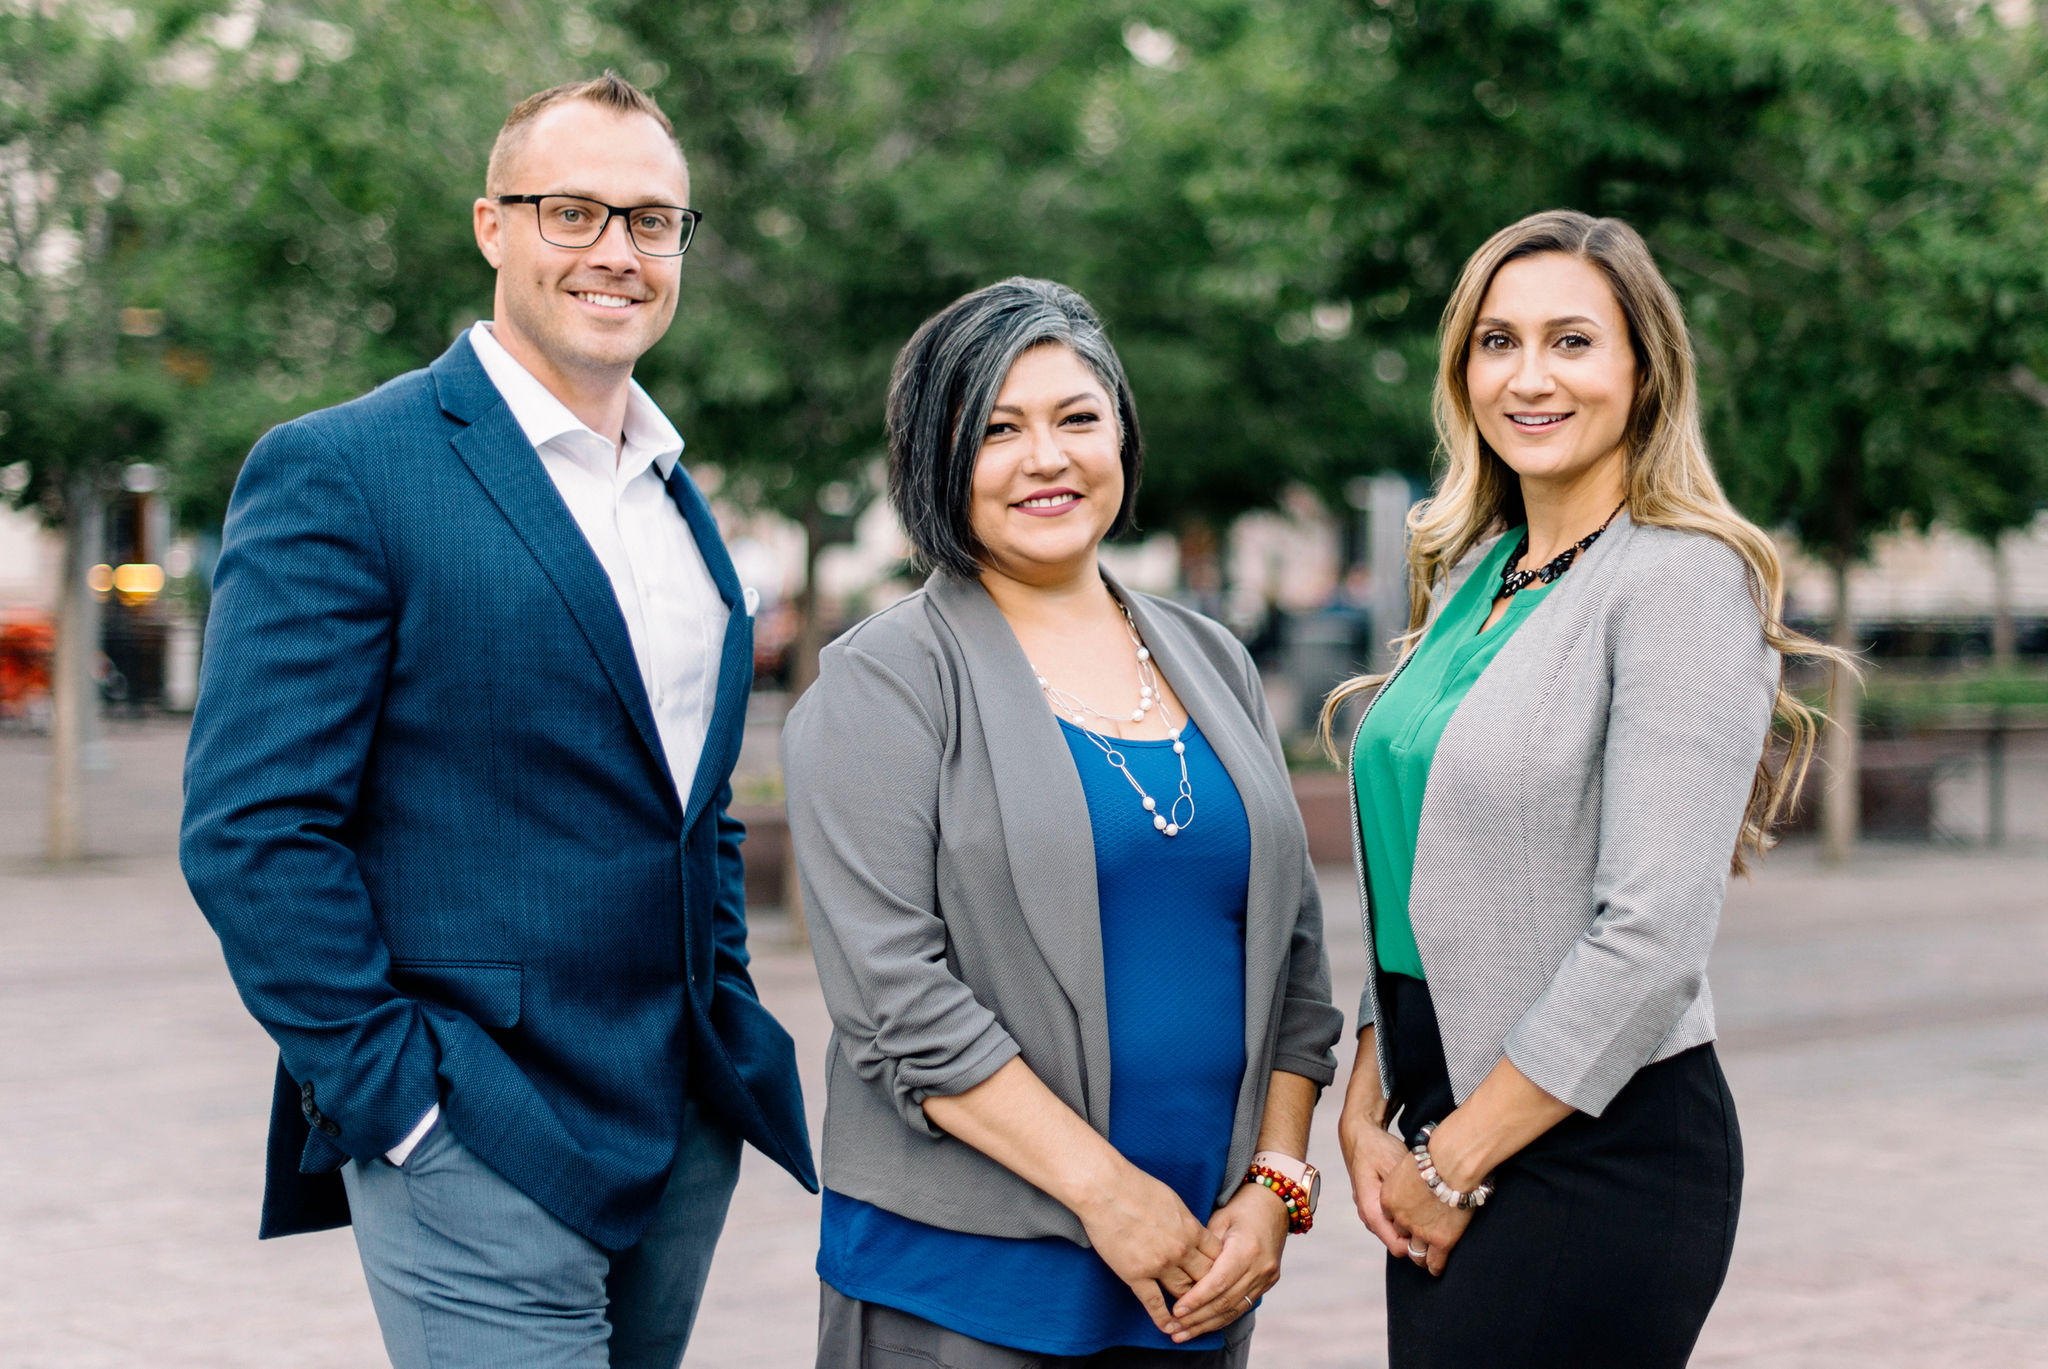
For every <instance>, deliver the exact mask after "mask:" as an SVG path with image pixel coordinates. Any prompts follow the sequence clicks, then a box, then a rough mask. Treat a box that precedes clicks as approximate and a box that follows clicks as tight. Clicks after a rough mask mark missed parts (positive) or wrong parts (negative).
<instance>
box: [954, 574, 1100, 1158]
mask: <svg viewBox="0 0 2048 1369" xmlns="http://www.w3.org/2000/svg"><path fill="white" fill-rule="evenodd" d="M925 590H926V593H927V594H928V595H929V596H930V599H931V602H932V605H933V606H934V607H935V608H936V609H937V610H938V612H939V616H940V617H941V618H942V619H944V620H945V622H946V625H947V626H948V627H950V628H951V629H952V631H953V634H954V637H955V639H956V640H957V641H958V642H959V644H960V650H961V654H962V656H963V657H964V658H965V661H966V664H967V675H968V679H967V686H968V689H969V690H970V691H971V692H972V696H973V697H972V704H971V706H972V708H973V711H974V712H975V714H976V715H977V716H978V718H979V720H980V724H981V732H982V738H983V741H984V744H985V745H986V746H987V748H988V759H989V769H990V771H991V772H992V773H993V775H994V777H995V786H996V808H997V812H996V814H995V819H996V821H997V822H998V823H1000V824H1001V827H1002V833H1003V845H1004V849H1005V850H1006V851H1007V852H1008V854H1009V858H1010V873H1011V876H1012V878H1013V880H1014V881H1015V885H1016V889H1017V901H1018V903H1019V904H1020V905H1021V906H1022V908H1023V912H1024V921H1025V923H1026V925H1027V926H1029V927H1030V929H1031V936H1032V939H1033V940H1034V941H1036V942H1037V943H1038V947H1039V951H1040V953H1041V954H1043V955H1044V957H1045V963H1046V964H1047V966H1049V967H1050V968H1051V970H1052V973H1053V977H1054V978H1055V979H1056V980H1058V981H1059V985H1060V988H1061V989H1062V990H1063V991H1064V992H1065V993H1066V996H1067V1001H1068V1002H1069V1003H1071V1004H1072V1005H1073V1009H1074V1014H1075V1016H1076V1017H1077V1018H1078V1019H1079V1021H1080V1026H1081V1048H1082V1060H1083V1063H1084V1064H1085V1065H1086V1066H1087V1078H1088V1083H1089V1088H1088V1120H1089V1122H1090V1123H1091V1124H1092V1125H1094V1126H1095V1128H1096V1129H1097V1130H1099V1131H1105V1132H1106V1131H1107V1129H1108V1126H1109V1087H1108V1085H1109V1002H1108V991H1107V989H1106V988H1105V986H1104V983H1103V971H1102V908H1101V905H1100V903H1098V902H1097V900H1096V896H1095V847H1094V843H1093V842H1091V841H1089V840H1088V839H1087V833H1088V799H1087V796H1086V794H1084V793H1083V792H1082V789H1081V776H1080V773H1079V772H1078V771H1077V770H1076V769H1075V768H1074V761H1073V754H1072V753H1071V752H1070V751H1068V749H1067V741H1066V737H1065V735H1064V734H1063V733H1062V732H1061V731H1060V725H1059V720H1058V719H1057V718H1055V717H1054V716H1053V712H1052V710H1051V709H1050V708H1048V707H1047V706H1046V702H1045V696H1044V694H1043V693H1041V692H1040V690H1039V688H1038V681H1037V676H1036V674H1035V672H1034V671H1033V670H1032V668H1031V663H1030V662H1029V661H1027V660H1026V659H1025V658H1024V651H1023V648H1022V647H1020V646H1018V644H1017V636H1016V634H1015V633H1013V632H1011V631H1010V624H1009V622H1008V620H1006V619H1005V618H1004V617H1003V614H1002V610H1000V609H998V608H997V607H996V604H995V601H994V600H993V599H991V598H989V595H988V591H987V590H986V589H984V588H982V586H981V584H980V582H979V581H975V580H968V579H964V578H961V577H959V576H956V575H952V574H950V573H948V572H946V571H943V570H941V571H935V572H934V573H933V574H932V576H931V578H930V579H929V580H927V581H926V582H925ZM964 706H966V704H965V701H963V707H964ZM1098 1081H1099V1082H1098Z"/></svg>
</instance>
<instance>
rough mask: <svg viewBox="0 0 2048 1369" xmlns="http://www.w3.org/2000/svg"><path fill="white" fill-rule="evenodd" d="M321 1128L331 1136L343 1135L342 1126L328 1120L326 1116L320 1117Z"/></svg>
mask: <svg viewBox="0 0 2048 1369" xmlns="http://www.w3.org/2000/svg"><path fill="white" fill-rule="evenodd" d="M320 1130H321V1131H323V1132H325V1133H326V1134H327V1135H329V1136H339V1135H341V1128H340V1127H339V1126H337V1125H336V1124H335V1123H333V1122H330V1121H328V1120H327V1119H326V1118H325V1117H322V1118H321V1119H320Z"/></svg>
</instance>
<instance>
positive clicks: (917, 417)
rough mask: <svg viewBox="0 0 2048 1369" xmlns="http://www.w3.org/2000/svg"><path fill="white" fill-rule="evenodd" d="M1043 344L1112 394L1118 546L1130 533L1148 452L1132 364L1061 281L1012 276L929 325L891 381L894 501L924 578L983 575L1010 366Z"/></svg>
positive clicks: (958, 302)
mask: <svg viewBox="0 0 2048 1369" xmlns="http://www.w3.org/2000/svg"><path fill="white" fill-rule="evenodd" d="M1044 343H1059V344H1060V345H1062V346H1064V347H1067V348H1069V349H1070V350H1072V352H1073V353H1074V355H1075V356H1077V357H1079V358H1080V359H1081V361H1082V363H1083V364H1084V365H1086V366H1087V367H1088V369H1089V370H1090V371H1093V372H1094V373H1095V377H1096V379H1097V380H1100V381H1101V382H1102V384H1103V385H1104V386H1105V387H1106V388H1107V389H1108V390H1109V392H1110V395H1111V399H1112V403H1113V404H1114V405H1115V406H1116V416H1117V426H1118V430H1119V433H1120V434H1121V438H1122V442H1121V448H1120V453H1119V455H1120V457H1121V460H1122V463H1123V468H1124V498H1123V505H1122V507H1121V508H1119V509H1118V510H1117V516H1116V521H1115V522H1114V523H1113V524H1111V526H1110V529H1109V535H1110V536H1115V535H1116V534H1118V533H1120V532H1123V531H1125V530H1126V529H1127V528H1129V527H1130V525H1131V522H1132V509H1133V507H1134V506H1135V504H1136V502H1137V497H1138V476H1139V473H1140V470H1141V469H1142V467H1143V458H1144V443H1143V441H1142V439H1141V438H1140V436H1139V433H1138V413H1137V408H1136V406H1135V404H1134V403H1133V401H1132V398H1131V386H1130V382H1129V381H1128V380H1127V379H1126V378H1125V377H1124V368H1123V363H1122V362H1121V361H1119V360H1118V359H1117V355H1116V349H1115V348H1113V347H1112V346H1110V343H1109V335H1108V333H1107V332H1106V331H1104V329H1103V326H1102V320H1101V319H1100V318H1098V317H1097V316H1096V313H1095V311H1094V310H1093V309H1092V308H1090V307H1089V304H1088V301H1087V300H1085V299H1083V298H1081V296H1080V295H1079V294H1077V293H1076V292H1075V291H1073V290H1070V289H1068V288H1067V287H1066V286H1064V285H1060V284H1058V283H1057V282H1054V281H1049V280H1033V279H1030V278H1029V277H1026V276H1012V277H1011V278H1010V279H1008V280H1005V281H1000V282H998V283H996V284H994V285H990V286H986V287H984V288H983V289H980V290H976V291H975V292H974V293H973V294H970V295H963V296H962V297H961V298H959V299H957V300H955V301H953V303H951V304H949V305H947V306H946V307H945V308H944V309H941V310H940V311H939V312H938V313H936V314H934V315H932V317H931V318H929V319H926V320H925V322H924V324H923V325H922V326H920V327H919V328H918V330H917V332H916V333H915V334H914V335H912V337H911V339H910V341H909V342H908V343H906V344H904V347H903V350H902V351H901V352H900V353H898V354H897V357H896V368H895V371H894V373H893V374H892V375H891V376H890V379H889V416H888V425H889V502H890V503H891V504H892V505H893V506H894V507H895V509H896V516H897V518H899V519H900V520H901V521H902V523H903V530H904V532H905V533H906V534H907V535H908V536H909V538H910V545H911V547H912V549H913V551H914V553H915V555H916V558H917V561H918V563H919V565H920V566H922V567H924V568H925V569H931V568H934V567H944V568H945V569H947V570H949V571H952V572H953V573H955V574H957V575H961V576H965V577H969V578H972V577H974V576H976V575H978V574H979V573H980V570H981V567H980V561H981V556H982V547H981V545H980V543H979V541H978V540H977V539H976V538H975V536H974V531H973V528H972V526H971V525H970V522H969V518H968V511H969V508H970V506H971V504H972V502H973V491H974V463H975V460H976V458H977V457H978V456H979V455H980V452H981V440H982V434H983V431H984V430H985V429H986V428H987V426H988V416H989V410H990V409H991V408H993V407H994V405H995V402H996V397H997V395H998V394H1000V393H1001V391H1002V387H1003V381H1004V379H1005V378H1007V377H1008V376H1009V374H1010V368H1011V366H1013V365H1015V364H1016V361H1017V358H1018V357H1020V356H1022V355H1023V354H1024V353H1025V352H1027V351H1029V350H1031V349H1032V348H1033V347H1037V346H1040V345H1041V344H1044Z"/></svg>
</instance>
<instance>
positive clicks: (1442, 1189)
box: [1408, 1122, 1493, 1210]
mask: <svg viewBox="0 0 2048 1369" xmlns="http://www.w3.org/2000/svg"><path fill="white" fill-rule="evenodd" d="M1436 1128H1437V1124H1436V1123H1435V1122H1427V1123H1424V1124H1423V1127H1422V1129H1421V1130H1420V1131H1418V1132H1416V1133H1415V1144H1414V1145H1412V1146H1410V1147H1408V1149H1409V1151H1410V1153H1412V1154H1413V1155H1414V1156H1415V1167H1416V1169H1418V1170H1420V1171H1421V1172H1422V1182H1423V1183H1425V1184H1428V1185H1429V1191H1430V1192H1431V1193H1433V1194H1435V1195H1436V1200H1437V1201H1438V1202H1440V1203H1442V1204H1443V1205H1444V1206H1445V1207H1455V1208H1458V1209H1460V1210H1466V1209H1470V1208H1475V1207H1484V1206H1485V1205H1486V1200H1487V1199H1488V1198H1491V1197H1492V1196H1493V1178H1492V1176H1490V1175H1489V1176H1488V1177H1487V1178H1485V1179H1483V1180H1481V1181H1480V1184H1479V1186H1478V1187H1477V1188H1475V1189H1473V1190H1472V1191H1471V1192H1470V1193H1460V1192H1458V1190H1457V1189H1455V1188H1452V1187H1451V1186H1450V1185H1449V1184H1447V1183H1445V1182H1444V1181H1443V1178H1442V1176H1441V1175H1439V1174H1438V1173H1437V1172H1436V1161H1434V1160H1432V1159H1430V1158H1429V1137H1430V1133H1432V1132H1434V1131H1435V1130H1436Z"/></svg>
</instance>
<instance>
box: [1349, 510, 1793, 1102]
mask: <svg viewBox="0 0 2048 1369" xmlns="http://www.w3.org/2000/svg"><path fill="white" fill-rule="evenodd" d="M1492 546H1493V542H1492V541H1488V542H1486V543H1484V544H1483V545H1481V546H1479V547H1475V548H1474V549H1473V550H1472V552H1471V553H1470V554H1469V555H1468V556H1466V557H1465V558H1463V559H1462V560H1461V561H1460V562H1459V565H1458V569H1457V570H1456V571H1455V572H1454V574H1453V575H1452V576H1451V577H1449V578H1448V579H1447V582H1446V583H1445V584H1444V585H1442V586H1440V587H1439V590H1438V593H1437V596H1436V606H1437V608H1439V609H1440V608H1441V607H1442V605H1443V604H1444V603H1445V602H1447V600H1448V598H1449V596H1450V594H1451V593H1453V592H1455V590H1456V588H1457V586H1458V585H1459V584H1460V583H1461V582H1462V581H1463V579H1464V577H1465V576H1466V575H1468V574H1470V572H1471V568H1472V567H1473V566H1474V565H1475V564H1477V563H1478V561H1479V560H1480V559H1481V558H1482V557H1484V556H1485V554H1486V552H1487V551H1488V549H1489V548H1491V547H1492ZM1433 612H1434V610H1433ZM1780 669H1781V661H1780V659H1779V656H1778V653H1777V652H1776V651H1775V650H1773V649H1772V648H1771V646H1770V644H1769V643H1768V642H1766V641H1765V640H1764V635H1763V627H1762V619H1761V616H1760V615H1759V613H1758V611H1757V603H1756V600H1755V598H1754V597H1753V596H1752V594H1751V589H1750V581H1749V573H1748V569H1747V567H1746V566H1745V565H1744V563H1743V561H1742V559H1741V558H1740V557H1739V556H1737V555H1736V553H1735V552H1734V550H1733V549H1731V548H1730V547H1728V546H1727V545H1726V544H1725V543H1723V542H1720V541H1719V540H1717V539H1715V538H1713V537H1710V536H1707V535H1704V534H1700V533H1690V532H1677V531H1673V530H1671V529H1669V528H1659V527H1647V526H1642V525H1638V524H1636V523H1634V522H1633V521H1631V520H1630V518H1629V516H1628V514H1627V513H1621V514H1618V515H1616V517H1615V519H1614V521H1613V523H1612V524H1611V525H1609V527H1608V529H1607V531H1606V532H1605V533H1603V534H1602V535H1601V537H1600V539H1599V540H1598V541H1597V542H1595V543H1594V544H1593V545H1592V546H1591V547H1590V548H1588V549H1587V550H1586V552H1585V553H1584V554H1583V555H1581V556H1580V557H1579V559H1578V560H1577V561H1576V562H1575V563H1574V564H1573V565H1572V568H1571V569H1570V571H1568V572H1567V573H1566V574H1565V575H1564V577H1563V578H1562V579H1561V580H1559V581H1558V582H1557V584H1556V585H1555V586H1554V587H1553V588H1552V589H1551V590H1550V591H1549V593H1548V594H1546V595H1545V596H1544V600H1543V602H1542V603H1541V604H1538V605H1537V606H1536V608H1535V609H1533V610H1532V611H1531V612H1530V614H1529V616H1528V617H1527V618H1526V619H1524V620H1523V622H1522V623H1521V625H1520V626H1519V627H1518V628H1516V630H1515V634H1514V636H1513V637H1512V638H1510V639H1509V640H1508V641H1507V642H1506V643H1504V644H1503V645H1502V647H1501V649H1500V654H1499V655H1497V656H1496V657H1494V659H1493V662H1492V664H1491V665H1489V666H1488V667H1487V668H1486V670H1485V672H1484V673H1482V674H1481V675H1480V677H1479V679H1478V680H1477V681H1476V682H1475V683H1474V684H1473V686H1472V688H1471V690H1470V692H1469V693H1467V694H1466V695H1465V698H1464V701H1463V702H1462V703H1460V704H1459V705H1458V708H1457V710H1456V712H1454V713H1453V714H1452V716H1451V721H1450V723H1449V725H1448V726H1446V727H1445V729H1444V733H1443V739H1442V741H1441V742H1439V743H1438V745H1437V749H1436V756H1435V759H1434V760H1433V761H1432V762H1431V765H1430V772H1429V780H1428V783H1427V785H1426V787H1425V789H1424V792H1423V801H1422V813H1421V819H1420V823H1419V826H1418V829H1417V832H1416V841H1415V870H1414V879H1413V882H1412V885H1411V888H1410V892H1409V901H1408V913H1409V918H1410V920H1411V922H1412V923H1413V924H1414V928H1415V942H1416V946H1417V948H1418V949H1419V950H1420V951H1421V953H1422V967H1423V972H1424V974H1425V975H1427V977H1428V980H1429V991H1430V997H1431V999H1432V1001H1433V1003H1434V1004H1435V1007H1436V1015H1437V1022H1438V1025H1439V1027H1440V1029H1441V1031H1442V1034H1443V1042H1444V1059H1445V1063H1446V1064H1447V1065H1448V1066H1449V1071H1450V1079H1451V1088H1452V1092H1453V1094H1454V1095H1455V1096H1456V1098H1457V1100H1458V1101H1459V1102H1463V1101H1464V1100H1465V1098H1466V1097H1467V1096H1468V1095H1469V1094H1470V1093H1471V1092H1472V1090H1473V1089H1475V1088H1477V1087H1478V1085H1479V1081H1480V1080H1482V1079H1484V1078H1485V1077H1486V1075H1487V1073H1488V1071H1490V1070H1491V1069H1492V1068H1493V1067H1494V1065H1495V1064H1497V1063H1498V1062H1499V1060H1500V1058H1501V1056H1502V1055H1503V1054H1505V1055H1506V1056H1507V1058H1508V1059H1509V1060H1510V1061H1512V1062H1513V1063H1514V1065H1515V1067H1516V1068H1517V1069H1519V1070H1521V1072H1522V1073H1523V1074H1525V1075H1527V1076H1528V1077H1529V1078H1530V1079H1531V1080H1532V1081H1534V1082H1535V1083H1536V1084H1537V1085H1539V1086H1540V1087H1541V1088H1543V1089H1544V1090H1545V1091H1546V1092H1548V1093H1550V1094H1551V1095H1553V1096H1554V1097H1556V1098H1559V1099H1562V1100H1563V1101H1564V1102H1567V1103H1569V1104H1571V1105H1572V1106H1573V1107H1575V1108H1578V1109H1579V1110H1581V1111H1583V1112H1588V1113H1591V1114H1593V1115H1595V1116H1598V1115H1599V1114H1600V1113H1601V1112H1602V1111H1603V1110H1604V1109H1605V1108H1606V1106H1607V1104H1608V1103H1609V1102H1610V1101H1612V1099H1613V1098H1614V1095H1615V1094H1617V1093H1619V1092H1620V1091H1621V1088H1622V1086H1623V1085H1625V1084H1626V1083H1628V1081H1629V1080H1630V1079H1631V1078H1632V1077H1634V1075H1635V1072H1636V1071H1637V1070H1638V1069H1640V1068H1642V1067H1643V1066H1644V1065H1646V1064H1649V1063H1650V1062H1652V1061H1656V1060H1662V1059H1665V1058H1667V1057H1669V1056H1672V1055H1676V1054H1677V1053H1678V1052H1680V1051H1682V1050H1685V1049H1687V1048H1688V1047H1692V1046H1697V1045H1699V1044H1701V1043H1702V1042H1706V1041H1711V1040H1713V1039H1714V1006H1713V997H1712V995H1711V994H1710V993H1709V992H1708V990H1707V977H1706V972H1707V955H1708V952H1710V951H1711V950H1712V949H1713V944H1714V933H1715V929H1716V927H1717V926H1718V925H1719V922H1720V915H1721V901H1722V897H1723V895H1724V894H1725V892H1726V889H1727V882H1728V870H1729V862H1730V859H1731V858H1732V856H1733V855H1734V851H1735V841H1736V836H1737V834H1738V833H1739V832H1740V830H1741V823H1742V815H1743V810H1744V808H1745V807H1746V805H1747V803H1748V801H1749V793H1750V785H1751V783H1752V780H1753V778H1754V776H1755V773H1756V765H1757V761H1758V760H1759V759H1760V758H1761V757H1762V755H1763V748H1764V743H1765V739H1766V737H1767V735H1768V733H1769V730H1770V723H1771V711H1772V702H1773V699H1774V697H1775V695H1776V692H1777V686H1778V679H1779V673H1780ZM1397 673H1398V672H1397ZM1369 708H1370V706H1368V709H1369ZM1360 724H1361V726H1362V725H1363V718H1362V717H1361V719H1360ZM1353 749H1354V750H1355V749H1356V734H1354V740H1353ZM1354 780H1355V776H1354ZM1352 794H1353V801H1354V803H1355V802H1356V801H1357V789H1356V785H1355V783H1354V785H1353V790H1352ZM1370 798H1371V796H1370V795H1368V796H1367V800H1368V801H1370ZM1352 819H1353V821H1352V831H1353V834H1354V841H1355V840H1356V833H1357V830H1358V828H1357V812H1356V810H1355V809H1354V810H1353V813H1352ZM1359 873H1360V878H1359V900H1360V904H1361V906H1362V907H1363V908H1364V922H1365V944H1366V946H1367V947H1368V948H1370V947H1371V946H1372V945H1373V944H1374V943H1373V931H1372V910H1371V907H1370V904H1369V903H1368V902H1367V901H1366V896H1365V880H1364V869H1363V859H1362V856H1361V857H1360V872H1359ZM1374 979H1375V976H1373V975H1370V974H1368V975H1367V976H1366V984H1365V993H1364V997H1363V999H1362V1001H1361V1003H1360V1005H1359V1013H1360V1024H1361V1026H1363V1025H1366V1024H1370V1023H1372V1022H1374V1021H1376V1020H1377V1019H1378V1001H1377V993H1376V986H1375V983H1374ZM1374 1035H1375V1037H1376V1038H1378V1044H1379V1058H1380V1077H1381V1080H1382V1081H1383V1086H1384V1087H1385V1088H1386V1089H1387V1091H1388V1094H1389V1096H1391V1095H1392V1092H1393V1089H1394V1087H1395V1084H1396V1081H1395V1079H1394V1077H1393V1073H1392V1069H1391V1065H1390V1062H1389V1060H1388V1051H1387V1043H1386V1041H1385V1036H1386V1033H1384V1032H1376V1033H1374Z"/></svg>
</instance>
